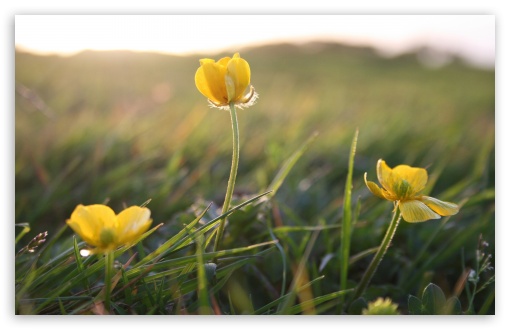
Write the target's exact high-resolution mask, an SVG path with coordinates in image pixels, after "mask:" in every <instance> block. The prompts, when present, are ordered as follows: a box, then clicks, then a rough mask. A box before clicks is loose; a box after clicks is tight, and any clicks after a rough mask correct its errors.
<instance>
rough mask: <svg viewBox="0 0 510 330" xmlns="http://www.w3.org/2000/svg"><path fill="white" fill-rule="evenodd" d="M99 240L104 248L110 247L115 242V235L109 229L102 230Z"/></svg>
mask: <svg viewBox="0 0 510 330" xmlns="http://www.w3.org/2000/svg"><path fill="white" fill-rule="evenodd" d="M99 239H100V240H101V243H103V244H104V245H105V246H106V245H110V244H111V243H113V241H114V240H115V233H114V231H113V230H112V229H110V228H104V229H103V230H101V234H100V235H99Z"/></svg>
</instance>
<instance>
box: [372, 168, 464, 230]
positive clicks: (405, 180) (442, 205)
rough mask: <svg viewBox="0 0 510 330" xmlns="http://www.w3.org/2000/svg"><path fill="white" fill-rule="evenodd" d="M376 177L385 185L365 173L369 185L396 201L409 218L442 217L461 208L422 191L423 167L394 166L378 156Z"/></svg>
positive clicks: (425, 173)
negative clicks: (369, 179) (375, 181)
mask: <svg viewBox="0 0 510 330" xmlns="http://www.w3.org/2000/svg"><path fill="white" fill-rule="evenodd" d="M377 178H378V179H379V182H380V183H381V185H382V188H380V187H379V186H378V185H377V184H376V183H374V182H372V181H367V173H365V184H366V185H367V187H368V189H369V190H370V191H371V192H372V194H374V195H376V196H377V197H380V198H383V199H387V200H389V201H393V202H395V203H396V207H399V209H400V212H401V213H402V218H404V220H405V221H407V222H421V221H426V220H430V219H439V218H440V217H441V216H447V215H454V214H457V212H458V211H459V207H458V206H457V205H456V204H453V203H448V202H443V201H440V200H438V199H435V198H432V197H428V196H423V195H420V194H419V192H420V191H422V190H423V188H425V185H426V184H427V180H428V175H427V171H426V170H425V169H424V168H419V167H410V166H407V165H398V166H397V167H395V168H393V169H392V168H390V167H389V166H388V165H386V162H385V161H384V160H382V159H379V161H378V162H377Z"/></svg>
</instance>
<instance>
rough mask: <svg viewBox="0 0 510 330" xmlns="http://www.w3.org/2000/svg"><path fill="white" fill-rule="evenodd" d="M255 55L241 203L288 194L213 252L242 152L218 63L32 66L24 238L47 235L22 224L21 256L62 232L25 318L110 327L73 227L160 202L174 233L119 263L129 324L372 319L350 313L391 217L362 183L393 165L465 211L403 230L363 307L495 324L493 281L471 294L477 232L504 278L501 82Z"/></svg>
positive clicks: (148, 59)
mask: <svg viewBox="0 0 510 330" xmlns="http://www.w3.org/2000/svg"><path fill="white" fill-rule="evenodd" d="M230 55H231V54H230ZM241 56H242V57H243V58H245V59H246V60H247V61H248V62H249V63H250V66H251V72H252V84H253V85H254V87H255V88H256V90H257V92H258V93H259V94H260V99H259V100H258V102H257V104H255V105H254V106H253V107H251V108H249V109H246V110H242V111H238V120H239V131H240V145H241V146H240V163H239V172H238V175H237V181H236V187H235V191H234V198H233V201H232V205H239V204H240V203H242V202H244V201H246V200H248V199H249V198H251V197H254V196H256V195H258V194H261V193H265V192H268V191H273V192H270V193H269V194H268V195H266V196H265V197H262V198H260V199H257V200H255V201H251V202H249V203H248V204H247V205H246V206H245V207H243V208H241V209H239V210H236V211H235V212H233V213H232V214H230V215H229V217H228V223H227V225H226V227H225V233H224V236H223V241H222V244H221V250H220V251H217V252H214V253H213V252H211V249H210V246H211V245H213V244H209V246H208V245H207V244H205V243H204V242H208V241H210V240H211V239H212V240H213V237H212V236H211V232H212V230H211V229H212V228H213V227H214V224H216V223H217V221H219V220H218V216H220V215H221V214H220V213H221V211H220V210H221V206H222V203H223V198H224V195H225V190H226V187H227V179H228V173H229V169H230V164H231V159H230V157H231V148H232V147H231V146H232V135H231V127H230V126H231V125H230V118H229V117H230V116H229V113H228V112H226V111H219V110H216V109H210V108H209V107H208V106H207V102H206V100H205V98H204V97H203V96H202V95H201V94H200V93H199V92H198V91H197V89H196V87H195V85H194V74H195V71H196V69H197V68H198V65H199V64H198V59H200V58H202V57H208V56H207V55H206V56H189V57H173V56H166V55H161V54H149V53H130V52H83V53H80V54H78V55H75V56H72V57H58V56H35V55H31V54H27V53H21V52H17V53H16V57H15V60H16V62H15V64H16V71H15V80H16V81H15V82H16V96H15V102H16V104H15V106H16V112H15V120H16V122H15V134H16V146H15V151H16V155H15V160H16V163H15V185H16V187H15V188H16V189H15V223H16V224H22V223H27V224H28V225H29V226H30V229H31V230H30V232H28V233H22V232H23V230H24V228H25V227H23V226H17V227H16V232H15V235H16V247H15V249H16V251H15V252H18V251H19V250H20V249H22V248H23V247H25V246H26V245H27V244H29V242H30V240H31V239H32V238H33V237H35V236H36V235H37V234H38V233H41V232H45V231H48V237H47V238H46V242H44V243H43V244H41V246H40V247H39V248H37V249H36V250H35V252H34V253H24V254H22V255H20V256H18V257H16V260H15V267H16V284H15V285H16V313H17V314H33V313H38V314H89V313H100V312H101V310H100V309H98V308H99V307H98V304H97V302H100V301H101V294H100V293H101V289H102V288H103V285H104V282H103V280H104V268H103V267H104V264H103V262H104V261H103V258H102V257H101V256H91V257H86V258H83V257H79V251H78V250H79V249H81V248H83V247H84V243H82V242H81V240H80V239H79V238H76V237H75V236H74V233H73V232H72V231H71V230H70V229H69V228H67V227H66V226H65V220H66V219H68V218H69V216H70V215H71V213H72V211H73V210H74V208H75V207H76V205H78V204H94V203H108V205H110V206H111V207H112V208H113V209H114V210H115V211H117V212H119V211H120V210H122V209H123V208H124V207H125V206H126V205H127V206H129V205H140V204H143V203H144V202H146V201H147V200H149V199H150V203H149V204H148V207H149V208H150V210H151V216H152V218H153V219H154V222H153V223H154V224H156V225H157V224H160V223H162V224H163V225H162V226H161V227H158V228H157V229H156V230H154V231H153V232H151V233H150V235H147V236H146V237H144V239H143V240H142V241H141V242H140V243H138V244H136V245H135V246H133V247H130V248H126V249H122V250H120V251H118V252H117V253H116V256H117V262H118V264H117V267H116V275H117V278H118V282H117V284H116V285H115V287H114V290H113V292H112V310H113V312H114V313H117V314H133V313H136V314H197V313H200V312H204V313H205V312H207V313H209V312H213V313H221V314H243V313H249V314H276V313H284V314H296V313H318V314H338V313H346V314H356V313H360V312H361V310H359V308H358V307H356V306H364V305H363V302H361V303H359V304H358V303H357V304H353V306H351V308H348V306H347V302H349V300H350V299H349V297H350V295H351V294H352V289H353V288H354V287H355V286H356V284H357V283H358V282H359V281H360V279H361V277H362V275H363V273H364V271H365V269H366V268H367V266H368V264H369V262H370V260H371V258H372V256H373V254H374V253H375V248H377V246H378V245H379V244H380V242H381V240H382V237H383V235H384V233H385V231H386V228H387V226H388V224H389V222H390V220H391V210H392V205H391V203H389V202H386V201H382V200H379V199H377V198H376V197H374V196H372V195H371V194H370V192H369V191H368V189H367V188H366V186H365V184H364V182H363V174H364V173H365V172H368V176H369V177H370V178H372V180H375V178H376V175H375V166H376V162H377V160H378V159H379V158H383V159H384V160H386V162H387V163H388V165H390V166H392V167H393V166H396V165H398V164H408V165H411V166H418V167H426V168H427V170H428V172H429V185H428V186H427V189H426V190H427V191H426V194H428V195H430V196H434V197H437V198H440V199H443V200H447V201H451V202H455V203H458V204H462V208H461V210H460V212H459V214H457V215H455V216H452V217H450V218H442V219H440V220H433V221H428V222H425V223H419V224H410V223H406V222H405V221H402V222H401V223H400V225H399V228H398V230H397V233H396V235H395V237H394V238H393V241H392V245H391V246H390V248H389V249H388V252H387V254H386V255H385V257H384V259H383V261H382V262H381V264H380V265H379V268H378V270H377V271H376V273H375V275H374V277H373V279H372V281H371V283H370V285H369V287H368V289H367V291H366V292H365V294H364V299H365V300H366V302H368V301H372V300H375V299H376V298H377V297H390V298H391V299H392V300H393V302H395V303H397V304H398V306H399V308H398V309H399V311H400V313H402V314H407V313H410V311H409V310H408V299H409V295H412V296H415V297H420V298H421V297H422V294H423V293H424V290H425V288H426V287H427V285H428V284H429V283H434V284H436V285H437V286H438V287H439V288H440V289H441V290H442V291H443V292H444V294H445V296H446V298H447V299H448V298H449V297H451V296H454V295H457V296H458V298H459V300H460V303H461V306H462V311H463V312H464V313H483V314H494V311H495V306H494V304H495V302H494V295H495V284H494V283H493V282H492V280H491V276H493V274H494V271H493V270H490V269H488V270H485V271H484V272H480V274H478V275H479V276H478V277H476V276H475V277H473V274H472V276H471V277H466V274H468V273H469V270H470V269H474V270H475V271H476V270H477V267H478V268H479V266H477V265H479V264H480V262H479V261H480V260H478V259H479V258H478V259H477V250H480V248H479V237H480V235H482V237H483V240H485V241H487V242H488V244H489V245H488V246H487V247H484V252H485V253H486V255H487V254H491V255H492V260H491V265H492V266H494V265H495V248H494V246H495V241H494V240H495V203H494V200H495V184H494V181H495V165H494V158H495V151H494V143H495V135H494V122H495V111H494V108H495V73H494V70H482V69H476V68H472V67H469V66H466V65H464V64H463V63H461V62H460V61H457V60H455V61H453V62H452V63H450V64H449V65H447V66H444V67H441V68H435V69H432V68H427V67H425V66H423V65H421V64H420V63H419V62H418V61H417V60H416V56H415V54H406V55H402V56H400V57H397V58H392V59H386V58H381V57H378V56H377V55H376V54H375V53H374V52H373V51H371V50H370V49H365V48H352V47H346V46H341V45H333V44H324V45H322V46H321V47H318V44H310V45H307V46H304V47H297V46H293V45H276V46H266V47H259V48H253V49H246V50H241ZM215 58H219V56H215ZM357 129H358V130H359V135H358V138H357V146H356V149H355V150H356V153H355V157H354V162H353V168H352V189H351V190H350V191H349V190H346V187H348V186H349V185H348V184H347V185H346V180H347V179H348V170H349V156H350V150H351V143H352V141H353V137H354V134H355V132H356V130H357ZM349 192H350V196H351V197H352V199H351V198H346V196H347V195H348V193H349ZM349 199H351V202H350V204H351V208H350V209H351V212H348V213H350V217H351V221H350V224H351V228H350V230H349V231H348V233H349V234H350V235H349V237H346V236H345V235H347V234H346V232H345V231H344V232H343V233H344V234H343V235H344V236H342V235H341V233H342V229H341V228H340V227H341V226H342V224H343V223H344V224H345V221H343V216H344V214H345V212H344V210H345V209H344V205H343V203H344V201H347V202H348V200H349ZM211 203H212V204H211ZM348 216H349V215H348ZM214 219H216V220H214ZM211 221H215V222H213V223H212V224H211ZM25 231H26V230H25ZM342 237H343V238H342ZM346 238H347V240H346ZM349 239H350V242H349V241H348V240H349ZM204 240H205V241H204ZM342 241H344V245H343V247H342V250H340V247H341V245H342ZM197 242H198V244H196V243H197ZM203 244H205V246H208V248H207V249H205V250H204V249H203V247H204V245H203ZM340 251H341V253H343V254H344V255H345V254H347V256H348V257H349V259H348V261H349V263H348V271H346V270H345V264H346V262H347V260H346V258H345V257H341V255H340ZM216 259H217V264H216V265H212V264H211V262H212V261H213V260H216ZM128 262H129V264H128ZM121 265H124V268H125V269H122V267H121ZM341 265H344V266H343V267H342V266H341ZM114 278H115V275H114ZM345 278H347V281H341V280H340V279H345ZM463 279H467V282H463ZM477 279H478V282H476V281H477ZM487 281H489V284H488V285H486V286H485V285H484V283H485V282H487ZM475 282H476V283H475ZM464 284H465V285H468V288H467V289H466V288H465V285H464ZM475 285H476V286H475ZM479 288H483V290H481V291H480V292H479V293H477V294H475V295H473V292H475V290H477V289H479ZM424 296H425V295H424ZM357 308H358V309H357ZM411 312H412V311H411Z"/></svg>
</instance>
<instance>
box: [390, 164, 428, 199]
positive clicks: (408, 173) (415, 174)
mask: <svg viewBox="0 0 510 330" xmlns="http://www.w3.org/2000/svg"><path fill="white" fill-rule="evenodd" d="M392 176H394V177H395V176H396V177H398V178H400V180H406V181H407V182H408V183H409V185H410V187H411V189H412V191H411V192H410V195H416V194H417V193H419V192H420V191H422V190H423V188H425V185H426V184H427V181H428V175H427V170H425V169H424V168H419V167H411V166H408V165H398V166H396V167H395V168H393V170H392Z"/></svg>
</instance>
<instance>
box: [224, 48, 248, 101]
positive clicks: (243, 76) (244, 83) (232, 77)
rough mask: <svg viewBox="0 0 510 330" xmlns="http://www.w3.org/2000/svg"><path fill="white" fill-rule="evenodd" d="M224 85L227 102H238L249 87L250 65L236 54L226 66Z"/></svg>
mask: <svg viewBox="0 0 510 330" xmlns="http://www.w3.org/2000/svg"><path fill="white" fill-rule="evenodd" d="M225 84H226V87H227V93H228V100H229V102H231V101H234V102H236V101H239V99H241V98H242V97H243V96H244V92H245V91H246V88H248V86H249V85H250V65H249V64H248V62H246V60H244V59H242V58H241V57H240V56H239V54H238V53H236V54H234V57H233V58H232V59H231V60H230V61H229V62H228V64H227V72H226V76H225Z"/></svg>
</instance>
